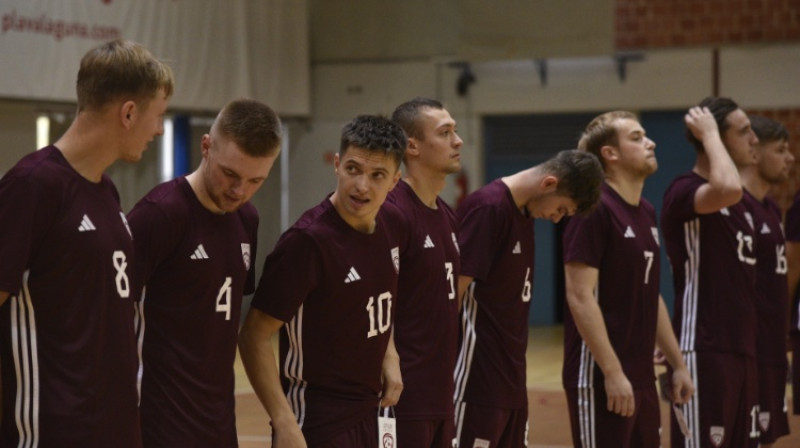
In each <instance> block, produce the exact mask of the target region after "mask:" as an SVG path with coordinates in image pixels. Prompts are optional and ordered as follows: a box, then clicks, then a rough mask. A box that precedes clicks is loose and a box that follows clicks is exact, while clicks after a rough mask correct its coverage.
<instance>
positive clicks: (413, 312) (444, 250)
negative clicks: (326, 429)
mask: <svg viewBox="0 0 800 448" xmlns="http://www.w3.org/2000/svg"><path fill="white" fill-rule="evenodd" d="M387 201H389V202H390V203H392V204H394V205H395V206H397V208H398V209H399V210H400V211H401V212H402V217H403V218H404V226H405V227H406V228H407V229H408V230H409V233H410V236H409V238H408V241H407V243H406V244H405V245H404V246H405V247H401V254H400V279H399V283H398V300H397V306H396V308H395V309H396V310H397V314H396V317H395V330H394V343H395V346H396V347H397V351H398V353H399V355H400V368H401V371H402V374H403V394H402V399H401V400H400V402H399V403H398V404H397V405H396V406H395V411H396V413H397V417H398V418H400V419H403V418H409V419H413V418H417V419H421V418H426V419H443V418H453V369H454V368H455V363H456V352H457V350H458V348H457V345H458V300H457V297H456V289H457V288H458V273H459V271H460V266H461V260H460V256H459V252H458V241H457V234H456V228H457V221H456V216H455V213H453V211H452V209H451V208H450V207H449V206H448V205H447V204H446V203H445V202H444V201H443V200H442V199H441V198H437V199H436V209H432V208H430V207H428V206H426V205H425V204H423V203H422V201H420V199H419V197H417V195H416V193H414V190H413V189H412V188H411V187H410V186H409V185H408V184H407V183H406V182H402V181H401V182H399V183H398V184H397V186H396V187H395V188H394V189H393V190H392V191H391V193H390V194H389V197H388V199H387Z"/></svg>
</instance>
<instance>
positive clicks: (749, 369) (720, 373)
mask: <svg viewBox="0 0 800 448" xmlns="http://www.w3.org/2000/svg"><path fill="white" fill-rule="evenodd" d="M683 357H684V359H685V360H686V366H687V367H688V368H689V373H690V374H691V375H692V380H693V381H694V386H695V394H694V396H692V399H691V400H689V403H687V404H685V405H683V406H681V410H682V411H683V414H684V415H685V416H686V422H687V426H688V427H689V430H690V431H691V440H690V441H689V443H686V442H685V438H684V436H683V434H682V433H681V430H680V429H679V426H678V423H677V420H676V419H675V415H674V414H673V413H671V419H672V432H671V434H670V435H671V437H670V439H671V441H672V447H673V448H683V447H686V446H692V447H698V448H706V447H709V448H720V447H725V448H739V447H744V448H756V447H757V446H758V438H759V430H758V423H757V419H758V374H757V372H756V360H755V358H751V357H747V356H742V355H736V354H731V353H717V352H684V354H683Z"/></svg>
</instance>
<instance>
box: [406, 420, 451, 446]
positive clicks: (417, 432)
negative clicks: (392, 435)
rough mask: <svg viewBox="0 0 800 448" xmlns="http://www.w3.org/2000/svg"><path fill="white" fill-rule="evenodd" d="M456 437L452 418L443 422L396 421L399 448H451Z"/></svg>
mask: <svg viewBox="0 0 800 448" xmlns="http://www.w3.org/2000/svg"><path fill="white" fill-rule="evenodd" d="M455 436H456V429H455V424H454V423H453V419H452V418H446V419H444V420H400V419H398V420H397V440H398V443H399V444H400V446H405V447H419V448H453V439H454V438H455Z"/></svg>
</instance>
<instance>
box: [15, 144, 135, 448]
mask: <svg viewBox="0 0 800 448" xmlns="http://www.w3.org/2000/svg"><path fill="white" fill-rule="evenodd" d="M132 263H133V243H132V241H131V234H130V231H129V230H128V227H127V222H126V220H125V215H124V214H123V213H122V210H121V209H120V204H119V195H118V194H117V190H116V188H115V187H114V185H113V183H112V182H111V180H110V179H108V178H107V177H105V176H103V178H102V180H101V181H100V182H99V183H93V182H90V181H88V180H87V179H85V178H84V177H82V176H81V175H80V174H78V173H77V172H76V171H75V170H74V169H73V168H72V166H70V164H69V163H68V162H67V160H66V159H65V158H64V156H63V155H62V154H61V151H60V150H59V149H57V148H56V147H54V146H48V147H46V148H43V149H41V150H39V151H37V152H35V153H33V154H30V155H28V156H26V157H24V158H23V159H21V160H20V161H19V162H18V163H17V165H15V166H14V167H13V168H12V169H11V170H10V171H9V172H8V173H7V174H6V175H5V177H3V178H2V180H0V290H2V291H5V292H8V293H10V294H11V296H10V297H9V298H8V300H6V302H5V304H3V306H2V308H0V331H2V337H1V338H0V341H1V342H0V344H2V351H0V357H2V365H3V375H2V382H3V383H2V390H3V431H2V434H0V445H2V446H17V444H18V443H19V445H20V446H36V445H37V444H38V446H40V447H49V446H81V447H98V448H100V447H108V446H117V447H139V446H141V436H140V429H139V413H138V408H137V391H136V365H137V354H136V340H135V337H134V331H133V318H134V304H133V291H132V286H131V283H132V279H131V277H132ZM18 428H19V429H18Z"/></svg>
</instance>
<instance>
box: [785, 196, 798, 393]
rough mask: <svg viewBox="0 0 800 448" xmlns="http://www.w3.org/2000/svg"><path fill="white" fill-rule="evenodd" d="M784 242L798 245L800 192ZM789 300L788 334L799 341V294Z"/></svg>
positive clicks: (792, 206) (787, 213)
mask: <svg viewBox="0 0 800 448" xmlns="http://www.w3.org/2000/svg"><path fill="white" fill-rule="evenodd" d="M786 241H791V242H792V243H800V191H798V192H797V193H795V195H794V200H793V201H792V205H791V207H789V210H787V211H786ZM790 293H791V292H790ZM789 300H791V301H792V316H791V320H790V328H789V334H790V335H791V336H792V337H793V338H797V339H800V294H796V292H795V295H794V297H790V298H789ZM798 358H800V356H798ZM798 395H799V396H800V394H798Z"/></svg>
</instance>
